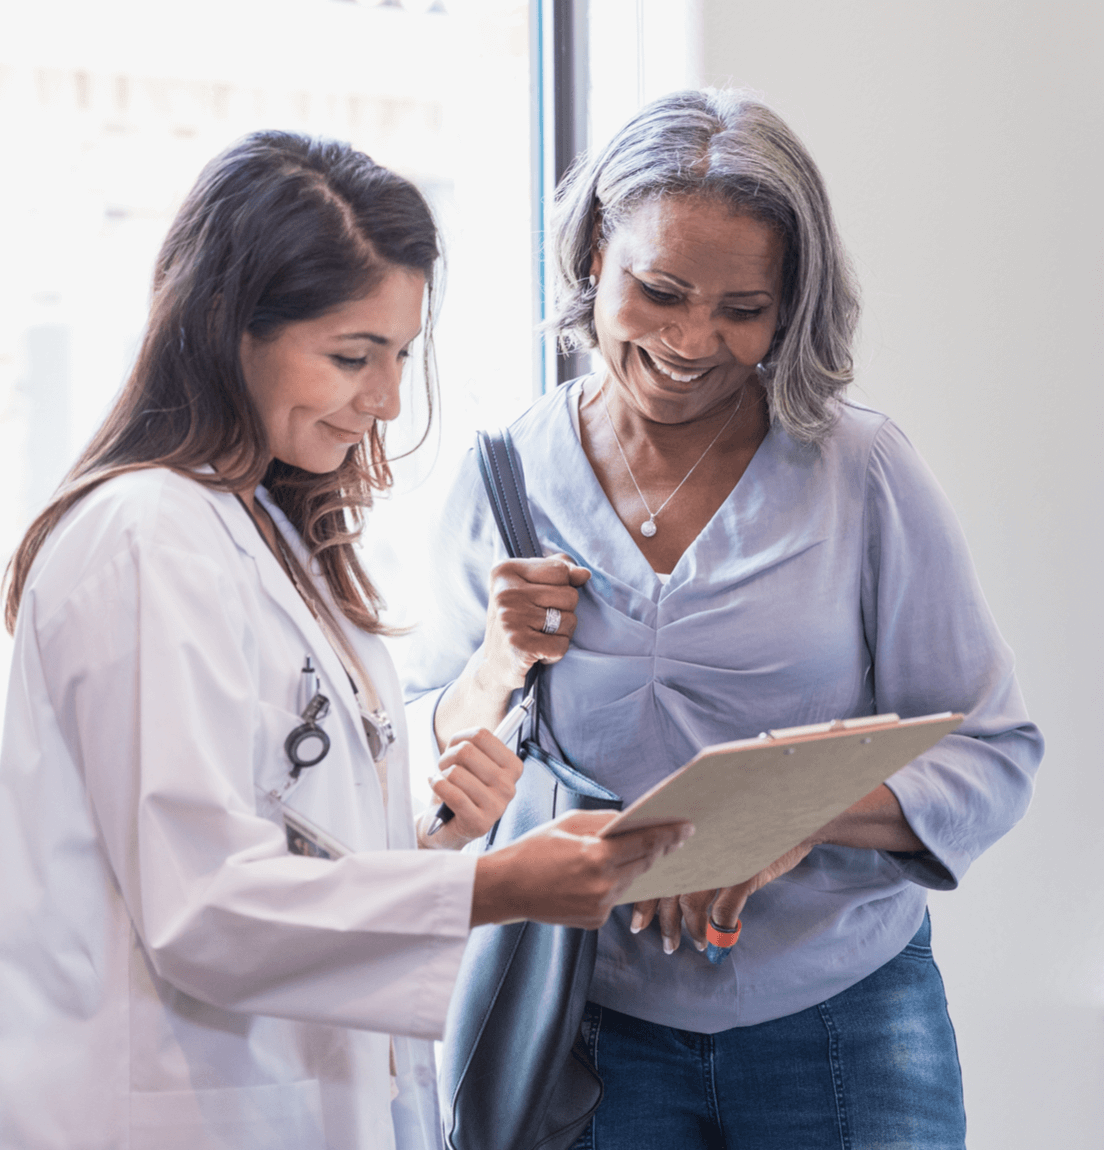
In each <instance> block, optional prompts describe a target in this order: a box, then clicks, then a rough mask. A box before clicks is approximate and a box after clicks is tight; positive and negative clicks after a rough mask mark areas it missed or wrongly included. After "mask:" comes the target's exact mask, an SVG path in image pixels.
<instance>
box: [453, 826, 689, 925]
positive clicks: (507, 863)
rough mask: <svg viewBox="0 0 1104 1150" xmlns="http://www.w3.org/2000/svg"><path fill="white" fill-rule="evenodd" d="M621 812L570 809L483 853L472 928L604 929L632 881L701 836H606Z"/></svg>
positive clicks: (685, 829) (679, 829) (680, 831)
mask: <svg viewBox="0 0 1104 1150" xmlns="http://www.w3.org/2000/svg"><path fill="white" fill-rule="evenodd" d="M616 813H617V812H616V811H570V812H568V813H567V814H565V815H561V816H560V817H559V818H558V819H555V820H553V821H552V822H550V823H545V824H544V825H543V826H539V827H536V828H535V829H534V830H532V831H530V832H529V833H528V834H526V835H523V836H522V837H521V838H520V839H517V840H516V841H515V842H512V843H510V844H509V845H508V846H504V847H499V848H498V849H497V850H493V851H491V852H489V853H488V854H485V855H482V856H481V857H480V858H479V859H478V861H477V862H476V871H475V892H474V895H473V898H472V917H471V924H472V926H481V925H483V924H484V923H490V922H516V921H519V920H521V919H531V920H533V921H535V922H552V923H560V924H562V925H564V926H578V927H583V928H584V929H586V930H597V929H598V927H600V926H601V925H602V924H603V923H604V922H605V921H606V919H607V918H608V917H609V913H610V911H611V910H612V909H613V908H614V906H616V905H617V903H618V901H619V899H620V896H621V895H622V894H623V893H624V892H625V890H627V889H628V886H629V884H630V883H631V882H632V881H633V879H635V878H636V877H637V876H638V875H641V874H643V873H644V872H645V871H646V870H647V869H648V868H649V867H650V866H651V865H652V864H653V863H654V862H655V861H656V860H657V859H658V858H660V857H661V856H662V855H665V854H667V853H668V852H669V851H672V850H677V849H678V848H679V847H680V846H682V844H683V843H684V842H685V841H686V840H687V839H688V838H689V837H690V835H692V834H693V833H694V828H693V827H692V826H691V825H690V824H689V823H685V822H683V823H670V824H668V825H666V826H660V827H649V828H647V829H646V830H640V831H633V832H630V833H629V834H625V835H618V836H616V837H614V838H608V839H604V838H599V836H598V832H599V831H601V829H602V827H604V826H605V825H606V823H608V822H609V821H610V820H611V819H612V818H614V817H615V816H616Z"/></svg>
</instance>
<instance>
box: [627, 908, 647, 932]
mask: <svg viewBox="0 0 1104 1150" xmlns="http://www.w3.org/2000/svg"><path fill="white" fill-rule="evenodd" d="M643 929H644V912H643V911H641V910H634V911H633V913H632V922H630V923H629V930H631V931H632V932H633V934H639V933H640V932H641V931H642V930H643Z"/></svg>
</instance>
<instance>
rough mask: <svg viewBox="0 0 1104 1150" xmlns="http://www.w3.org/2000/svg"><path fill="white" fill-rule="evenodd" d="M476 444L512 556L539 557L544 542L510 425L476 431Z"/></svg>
mask: <svg viewBox="0 0 1104 1150" xmlns="http://www.w3.org/2000/svg"><path fill="white" fill-rule="evenodd" d="M476 446H477V448H478V458H479V474H480V475H481V476H482V477H483V486H484V487H485V488H486V489H487V498H488V499H490V501H491V511H492V512H493V513H494V518H495V523H496V524H497V525H498V532H499V534H500V535H501V536H502V542H503V543H505V544H506V550H507V552H508V553H509V556H510V558H511V559H537V558H539V557H540V555H541V549H540V542H539V537H538V535H537V529H536V527H534V526H533V516H532V515H531V514H530V511H529V497H528V495H526V492H525V474H524V472H523V471H522V470H521V460H520V459H519V458H518V454H517V449H516V448H515V447H514V441H513V440H512V439H511V438H510V433H509V431H507V430H506V428H502V430H501V431H480V432H478V434H477V435H476Z"/></svg>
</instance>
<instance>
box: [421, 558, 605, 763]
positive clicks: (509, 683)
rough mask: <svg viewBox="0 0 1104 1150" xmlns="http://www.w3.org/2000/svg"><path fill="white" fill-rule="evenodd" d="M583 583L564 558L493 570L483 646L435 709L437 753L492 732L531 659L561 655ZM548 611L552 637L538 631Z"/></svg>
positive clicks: (582, 571) (583, 575)
mask: <svg viewBox="0 0 1104 1150" xmlns="http://www.w3.org/2000/svg"><path fill="white" fill-rule="evenodd" d="M589 578H590V572H589V571H588V570H587V569H586V568H585V567H580V566H578V564H576V563H575V562H574V560H573V559H572V558H571V556H570V555H549V556H546V557H545V558H543V559H507V560H506V561H505V562H503V563H499V564H498V566H497V567H495V568H493V569H492V571H491V577H490V585H489V589H488V591H489V598H488V602H487V630H486V633H485V635H484V638H483V642H482V643H481V644H480V646H479V648H478V650H477V651H476V652H475V653H474V654H473V655H472V657H471V658H470V659H469V660H468V665H467V666H466V667H465V668H464V670H463V671H462V672H461V674H460V676H459V678H458V679H457V680H456V681H455V682H454V683H453V684H452V685H451V686H450V687H449V688H448V690H447V691H445V693H444V695H442V697H441V699H440V701H439V702H438V704H437V710H436V712H435V715H434V731H435V733H436V735H437V746H438V748H439V749H441V750H443V749H444V747H445V745H446V744H447V743H448V741H449V739H450V738H452V736H453V735H454V734H456V732H457V731H458V730H460V729H462V728H464V727H486V728H487V729H488V730H489V731H493V730H494V729H495V727H497V726H498V723H499V721H500V720H501V719H502V717H503V715H505V714H506V708H507V706H508V704H509V701H510V696H511V694H512V693H513V692H514V690H515V689H516V688H518V687H520V686H522V685H523V684H524V683H525V676H526V675H527V674H528V673H529V668H530V667H532V666H533V664H534V663H536V662H537V661H538V660H540V661H541V662H543V663H556V662H558V661H559V660H560V659H562V658H563V657H564V655H566V654H567V648H568V645H569V644H570V642H571V636H572V635H573V634H574V633H575V625H576V623H577V622H578V620H577V619H576V616H575V608H576V607H577V606H578V603H579V592H578V588H579V587H581V586H582V585H583V584H584V583H585V582H586V581H587V580H588V579H589ZM550 607H552V608H555V609H556V610H557V611H559V613H560V619H559V626H558V627H557V628H556V631H555V633H554V634H546V633H545V631H544V624H545V621H546V619H547V618H548V609H549V608H550Z"/></svg>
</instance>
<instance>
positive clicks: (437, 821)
mask: <svg viewBox="0 0 1104 1150" xmlns="http://www.w3.org/2000/svg"><path fill="white" fill-rule="evenodd" d="M532 705H533V692H532V691H530V692H529V694H528V695H526V696H525V698H524V699H522V700H521V702H520V703H518V705H517V706H516V707H514V709H513V710H512V711H510V712H509V714H507V716H506V718H505V719H503V720H502V722H501V723H499V724H498V726H497V727H495V732H494V737H495V738H496V739H498V740H499V741H500V742H502V743H508V742H509V741H510V740H511V739H512V738H513V737H514V736H515V735H516V734H517V733H518V731H520V730H521V724H522V723H524V722H525V716H526V715H528V714H529V708H530V707H532ZM455 817H456V815H455V812H454V811H453V809H452V808H451V807H450V806H449V805H448V803H442V804H441V805H440V806H439V807H438V808H437V814H436V815H434V817H433V822H432V823H430V825H429V830H428V831H426V837H427V838H428V837H429V836H430V835H435V834H436V833H437V832H438V831H439V830H440V829H441V828H442V827H443V826H444V825H445V823H447V822H451V821H452V819H454V818H455Z"/></svg>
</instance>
